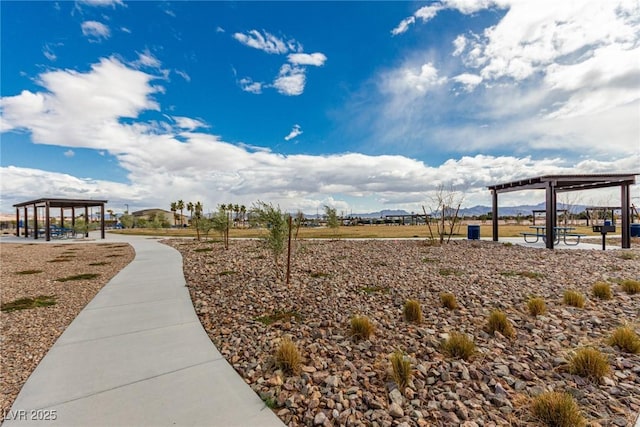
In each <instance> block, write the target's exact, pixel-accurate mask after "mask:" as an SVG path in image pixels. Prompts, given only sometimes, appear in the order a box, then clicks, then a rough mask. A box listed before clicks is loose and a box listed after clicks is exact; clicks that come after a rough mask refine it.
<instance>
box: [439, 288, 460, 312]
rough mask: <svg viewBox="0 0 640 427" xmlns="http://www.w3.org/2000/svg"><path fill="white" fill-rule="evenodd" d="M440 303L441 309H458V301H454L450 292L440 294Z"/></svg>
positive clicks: (453, 296) (454, 298)
mask: <svg viewBox="0 0 640 427" xmlns="http://www.w3.org/2000/svg"><path fill="white" fill-rule="evenodd" d="M440 303H441V304H442V306H443V307H445V308H448V309H450V310H455V309H456V308H458V301H456V296H455V295H454V294H452V293H450V292H444V293H442V294H440Z"/></svg>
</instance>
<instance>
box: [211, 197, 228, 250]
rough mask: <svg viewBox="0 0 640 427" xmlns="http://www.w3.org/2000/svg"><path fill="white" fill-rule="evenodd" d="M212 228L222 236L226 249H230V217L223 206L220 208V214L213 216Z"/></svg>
mask: <svg viewBox="0 0 640 427" xmlns="http://www.w3.org/2000/svg"><path fill="white" fill-rule="evenodd" d="M211 227H212V228H213V229H214V230H216V231H217V232H218V233H220V235H221V236H222V239H223V240H224V248H225V249H229V215H227V210H226V209H223V206H222V205H220V206H219V207H218V212H216V213H215V214H213V215H212V216H211Z"/></svg>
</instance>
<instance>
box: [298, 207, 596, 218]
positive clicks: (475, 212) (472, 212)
mask: <svg viewBox="0 0 640 427" xmlns="http://www.w3.org/2000/svg"><path fill="white" fill-rule="evenodd" d="M544 208H545V204H544V203H539V204H537V205H520V206H499V207H498V216H517V215H518V214H520V215H523V216H526V215H531V214H532V211H533V210H542V209H544ZM564 208H565V206H564V204H562V203H558V209H564ZM586 208H587V206H586V205H574V206H572V207H571V211H572V212H573V213H580V212H583V211H584V210H585V209H586ZM413 213H419V214H422V212H413ZM427 213H429V211H427ZM487 213H491V207H490V206H480V205H478V206H473V207H470V208H461V209H460V212H458V216H461V217H464V216H480V215H484V214H487ZM394 215H411V212H407V211H405V210H402V209H384V210H381V211H378V212H368V213H353V214H350V215H347V214H345V216H351V217H354V218H384V217H385V216H394ZM305 216H306V217H307V218H316V217H317V216H316V215H305ZM318 216H319V217H322V216H323V215H322V214H319V215H318Z"/></svg>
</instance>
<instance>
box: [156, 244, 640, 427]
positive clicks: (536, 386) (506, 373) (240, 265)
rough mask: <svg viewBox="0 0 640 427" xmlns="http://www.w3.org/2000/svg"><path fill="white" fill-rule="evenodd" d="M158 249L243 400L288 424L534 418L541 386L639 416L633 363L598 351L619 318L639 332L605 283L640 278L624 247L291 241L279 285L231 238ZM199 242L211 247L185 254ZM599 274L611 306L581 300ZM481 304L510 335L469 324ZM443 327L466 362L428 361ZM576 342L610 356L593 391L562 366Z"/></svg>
mask: <svg viewBox="0 0 640 427" xmlns="http://www.w3.org/2000/svg"><path fill="white" fill-rule="evenodd" d="M167 243H168V244H170V245H172V246H174V247H176V248H177V249H178V250H180V251H181V252H182V254H183V259H184V271H185V278H186V279H187V283H188V286H189V289H190V292H191V297H192V300H193V303H194V307H195V309H196V312H197V313H198V316H199V317H200V320H201V322H202V324H203V325H204V327H205V329H206V331H207V333H208V334H209V336H210V337H211V339H212V341H213V342H214V343H215V344H216V346H217V347H218V349H219V350H220V352H221V353H222V354H223V356H224V357H225V358H226V359H227V360H228V361H229V362H230V363H231V364H232V365H233V367H234V368H235V369H236V371H237V372H238V373H239V374H240V375H241V376H242V377H243V378H244V379H245V381H246V382H247V383H248V384H250V386H251V387H252V388H253V389H254V390H255V391H256V393H258V394H259V395H260V396H262V397H263V399H266V398H268V397H269V396H271V397H272V399H271V401H273V402H274V404H275V406H276V407H275V408H274V411H275V413H276V414H277V415H278V416H279V417H280V418H281V419H282V420H283V422H285V423H286V424H288V425H291V426H297V425H377V426H392V425H410V426H416V425H418V426H422V425H434V426H440V425H447V426H448V425H465V426H476V425H477V426H497V425H535V423H534V421H533V420H532V419H531V418H530V415H529V412H528V410H527V408H528V405H529V402H530V399H531V398H532V397H534V396H536V395H538V394H540V393H542V392H544V391H547V390H561V391H567V392H569V393H571V394H572V395H573V396H574V397H575V398H576V400H577V402H578V404H579V405H580V408H581V410H582V412H583V414H584V415H585V417H586V418H587V419H588V420H589V421H591V422H592V423H594V425H597V424H596V423H598V424H600V425H602V426H606V425H625V424H619V423H620V422H622V421H623V420H624V422H625V423H626V425H632V423H633V421H635V417H636V415H637V413H638V411H640V369H639V368H638V366H640V355H632V354H627V353H621V352H618V351H617V350H616V349H613V348H611V347H609V346H608V345H607V344H606V340H607V338H608V337H609V335H610V333H611V332H612V331H613V330H614V329H615V328H616V327H617V326H619V325H620V324H621V323H625V322H627V323H629V324H631V325H634V327H635V328H636V331H637V332H640V330H639V329H638V323H637V322H638V320H639V318H638V316H639V313H640V298H639V297H638V295H628V294H626V293H624V292H622V291H621V290H620V289H619V286H618V285H617V284H616V283H615V282H616V280H618V279H635V280H637V279H638V278H640V277H639V275H640V250H639V249H638V248H637V246H635V245H634V247H635V248H634V249H631V250H630V252H633V253H635V254H636V255H637V256H636V257H635V258H634V259H621V258H620V257H618V256H617V254H616V252H615V251H605V252H601V251H588V250H572V251H566V250H565V251H562V250H555V251H549V250H540V249H533V248H526V247H520V246H516V245H514V246H506V245H502V244H500V243H494V242H486V241H475V242H472V241H453V242H451V243H449V244H446V245H442V246H429V245H427V244H425V242H423V241H400V240H398V241H394V240H389V241H340V240H338V241H298V242H295V245H294V251H293V258H292V263H291V266H292V268H291V284H290V285H288V286H287V285H286V284H285V283H284V280H283V279H282V277H284V276H283V275H282V274H280V275H277V274H276V273H275V271H274V267H273V259H272V257H271V254H270V253H269V252H268V251H267V250H266V249H265V248H264V247H263V246H262V244H261V243H260V242H258V241H233V242H232V243H231V245H230V247H229V249H228V250H225V249H224V247H223V246H222V245H221V244H217V243H212V242H196V241H185V240H171V241H167ZM205 247H207V248H211V249H212V250H211V251H209V252H196V251H195V249H199V248H205ZM425 259H429V260H433V261H430V262H425V261H423V260H425ZM224 271H234V272H235V274H220V273H221V272H224ZM451 272H454V273H451ZM522 272H530V273H538V274H536V275H533V277H534V278H531V277H526V276H527V275H523V274H518V273H522ZM598 280H602V281H609V283H611V289H612V291H613V299H611V300H599V299H594V298H591V297H590V295H591V292H590V290H591V286H592V285H593V283H595V282H596V281H598ZM569 288H571V289H575V290H578V291H579V292H581V293H582V294H583V295H585V296H586V297H587V302H586V304H585V307H584V308H582V309H578V308H573V307H568V306H566V305H564V304H563V303H562V294H563V292H564V290H565V289H569ZM442 292H451V293H453V294H454V295H455V296H456V299H457V301H458V304H459V305H460V308H459V309H456V310H449V309H446V308H444V307H442V305H441V303H440V300H439V295H440V293H442ZM534 295H535V296H539V297H542V298H544V299H545V302H546V305H547V310H548V311H547V313H546V314H544V315H540V316H538V317H533V316H530V315H529V314H528V310H527V307H526V302H527V300H528V299H529V298H530V297H531V296H534ZM407 299H416V300H418V301H419V302H420V303H421V307H422V312H423V315H424V320H423V322H422V323H420V324H410V323H407V322H405V321H404V320H403V317H402V307H403V304H404V302H405V301H406V300H407ZM496 308H499V309H500V310H502V311H504V312H505V313H506V314H507V316H508V318H509V321H510V322H511V323H512V325H513V326H514V328H515V330H516V336H515V338H513V339H510V338H507V337H504V336H502V335H500V334H499V333H498V334H495V335H490V334H488V333H487V332H486V331H485V330H484V327H485V324H486V319H487V316H488V315H489V313H490V312H491V311H492V310H494V309H496ZM278 313H280V314H282V313H287V315H284V316H281V317H280V318H279V319H278V320H276V321H275V322H273V323H271V324H269V325H266V324H265V323H264V322H261V321H260V320H258V319H260V318H263V317H264V316H274V315H275V314H278ZM354 315H365V316H367V317H368V318H369V319H370V320H371V321H372V322H373V324H374V326H375V332H374V333H373V335H372V337H371V338H370V339H369V340H365V341H360V342H356V341H355V340H354V339H352V338H351V336H350V330H349V321H350V318H351V317H352V316H354ZM451 332H462V333H465V334H467V335H469V336H470V337H472V338H473V339H474V342H475V344H476V347H477V353H476V355H475V356H474V357H473V358H472V359H471V360H468V361H465V360H453V359H450V358H448V357H447V356H446V355H445V354H444V353H443V352H442V348H441V343H442V340H443V339H444V338H446V337H447V336H448V334H449V333H451ZM284 337H289V338H291V339H292V340H293V342H294V343H295V344H296V345H297V347H298V349H299V350H300V351H301V353H302V359H303V360H302V367H301V369H300V372H299V373H298V374H296V375H291V376H286V375H282V373H281V372H277V371H276V368H275V366H274V361H273V354H274V351H275V348H276V346H277V344H278V343H279V342H280V340H281V339H282V338H284ZM583 346H593V347H596V348H598V349H599V350H601V351H602V352H603V353H604V354H606V355H607V357H608V358H609V361H610V364H611V369H612V371H611V374H610V375H609V376H607V377H605V379H604V380H603V381H602V383H592V382H590V381H588V380H586V379H584V378H581V377H578V376H575V375H571V374H570V373H569V372H568V369H567V361H568V360H569V358H570V357H571V354H572V352H573V351H574V350H575V349H577V348H580V347H583ZM396 350H400V351H403V352H404V353H405V354H406V355H407V357H408V358H409V360H411V366H412V374H413V375H412V378H411V380H410V381H409V384H408V387H407V388H406V389H405V390H399V389H398V388H397V387H396V385H395V383H394V382H393V380H392V378H391V376H390V365H389V356H390V355H391V354H392V353H393V352H394V351H396Z"/></svg>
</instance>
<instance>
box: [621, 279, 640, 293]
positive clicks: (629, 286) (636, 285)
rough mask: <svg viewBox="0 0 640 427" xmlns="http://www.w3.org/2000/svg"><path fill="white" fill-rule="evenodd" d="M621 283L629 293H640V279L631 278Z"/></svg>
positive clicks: (623, 288)
mask: <svg viewBox="0 0 640 427" xmlns="http://www.w3.org/2000/svg"><path fill="white" fill-rule="evenodd" d="M620 285H621V286H622V290H623V291H625V292H626V293H628V294H629V295H635V294H637V293H640V281H638V280H631V279H628V280H623V281H622V283H620Z"/></svg>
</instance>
